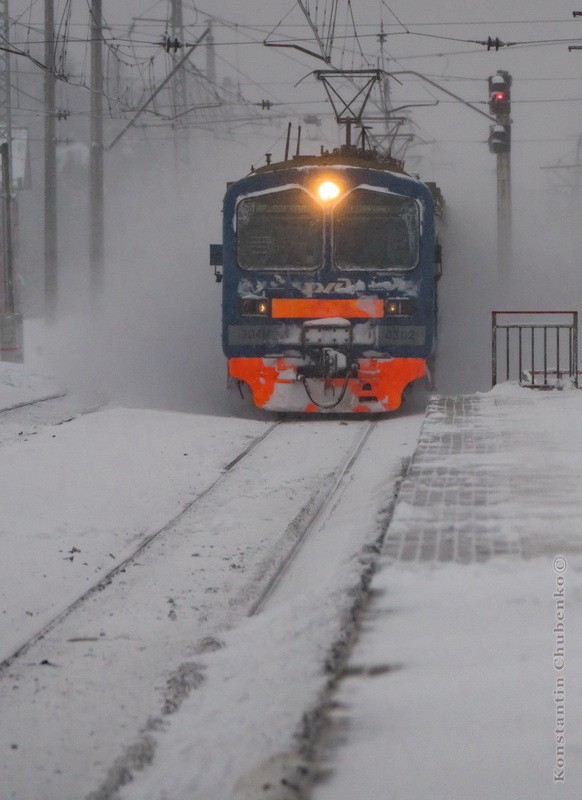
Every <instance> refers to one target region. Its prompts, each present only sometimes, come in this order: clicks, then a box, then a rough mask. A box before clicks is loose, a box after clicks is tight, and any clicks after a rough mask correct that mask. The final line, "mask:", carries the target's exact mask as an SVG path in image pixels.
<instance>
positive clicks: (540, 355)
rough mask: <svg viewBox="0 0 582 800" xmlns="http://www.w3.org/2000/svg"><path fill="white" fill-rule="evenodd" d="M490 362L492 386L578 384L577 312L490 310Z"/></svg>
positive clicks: (555, 386) (539, 387) (553, 386)
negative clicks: (508, 383)
mask: <svg viewBox="0 0 582 800" xmlns="http://www.w3.org/2000/svg"><path fill="white" fill-rule="evenodd" d="M491 363H492V385H493V386H495V385H496V384H497V383H499V382H501V381H502V380H505V381H511V380H515V381H519V383H520V384H521V385H522V386H529V387H530V388H532V389H554V388H559V387H561V386H563V385H564V381H565V380H568V381H569V382H570V383H573V384H574V385H575V386H576V387H578V312H577V311H492V312H491ZM503 375H504V376H505V377H501V378H500V376H503Z"/></svg>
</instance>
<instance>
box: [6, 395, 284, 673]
mask: <svg viewBox="0 0 582 800" xmlns="http://www.w3.org/2000/svg"><path fill="white" fill-rule="evenodd" d="M50 399H53V398H50ZM37 402H42V401H37ZM23 405H34V403H27V404H23ZM18 407H20V406H15V407H14V408H18ZM86 413H89V412H86ZM279 424H280V423H279V422H275V423H273V424H272V425H271V426H269V427H268V428H267V430H266V431H265V432H264V433H263V434H262V435H261V436H258V437H257V438H256V439H253V441H252V442H250V444H249V445H248V446H247V447H245V448H244V450H242V451H241V452H240V453H239V454H238V455H237V456H236V457H235V458H233V459H232V460H231V461H230V462H229V463H228V464H226V465H225V467H224V470H223V472H222V473H221V474H220V475H219V476H218V477H217V478H216V479H215V480H214V481H213V482H212V483H211V484H210V485H209V486H207V487H206V488H205V489H204V490H203V491H201V492H200V493H199V494H197V495H196V497H194V499H193V500H191V501H190V502H189V503H188V504H187V505H185V506H184V507H183V508H182V509H181V510H180V511H179V512H178V514H176V516H175V517H173V518H172V519H171V520H170V521H169V522H168V523H167V524H166V525H164V526H163V527H161V528H160V529H159V530H157V531H155V532H154V533H152V534H150V535H149V536H146V537H145V538H144V539H143V540H142V541H140V543H139V544H138V545H137V546H136V547H135V549H134V550H133V552H132V553H131V554H130V555H129V556H127V557H126V558H125V559H124V560H123V561H121V562H120V563H118V564H116V565H115V566H114V567H113V568H112V569H110V570H109V571H108V572H106V573H105V575H103V576H102V577H101V578H100V580H99V581H96V582H95V583H94V584H93V585H92V586H91V587H90V588H89V589H87V590H86V591H85V592H83V593H82V594H80V595H79V597H77V598H76V599H75V600H74V601H73V602H72V603H69V604H68V605H67V607H66V608H64V609H63V610H62V611H60V612H59V613H58V614H57V615H56V616H55V617H54V618H53V619H51V620H50V621H49V622H48V623H47V624H46V625H44V626H43V627H42V628H41V629H40V630H39V631H37V632H36V633H35V634H34V636H31V637H30V638H29V639H28V640H27V641H26V642H24V643H23V644H22V645H21V646H20V647H19V648H18V649H17V650H15V651H14V652H13V653H12V654H11V655H9V656H7V657H6V658H4V659H3V660H2V661H1V662H0V678H1V677H2V672H3V671H4V670H6V669H7V668H8V667H10V665H11V664H12V663H13V662H14V661H15V659H17V658H19V657H20V656H22V655H24V654H25V653H26V652H27V651H28V650H29V649H30V648H31V647H32V646H33V645H34V644H36V642H38V641H40V640H41V639H43V638H44V637H45V636H46V635H47V633H49V632H50V631H51V630H52V629H53V628H54V627H55V625H58V624H59V623H60V622H62V621H63V620H65V619H66V618H67V617H68V616H69V614H71V613H72V612H73V611H75V610H76V609H77V608H79V607H80V606H81V604H83V603H85V602H86V601H87V600H88V598H90V597H91V596H92V595H93V594H95V593H96V592H101V591H103V590H104V589H105V588H106V587H107V586H109V585H110V584H111V582H112V580H113V579H114V578H115V576H116V575H118V574H119V573H122V572H124V571H125V570H126V569H127V568H128V567H129V566H130V565H131V564H132V563H133V562H135V560H136V559H137V558H138V557H139V556H140V554H141V553H143V551H144V550H146V549H147V548H148V547H150V545H151V544H152V543H153V542H154V541H155V540H156V539H158V538H159V537H160V536H162V535H164V534H165V533H167V532H168V531H170V530H171V529H172V528H173V527H174V526H175V525H176V524H177V523H178V522H179V521H180V519H181V518H182V517H184V515H185V514H188V513H189V512H190V511H191V510H192V509H194V508H195V506H196V505H197V503H199V502H200V501H201V500H202V499H203V498H204V497H206V495H208V494H209V493H210V492H212V491H213V490H214V489H215V488H216V487H217V486H218V485H219V484H220V483H221V482H222V481H224V480H225V478H226V477H227V476H228V474H229V473H230V471H231V470H232V469H233V468H234V467H235V466H236V465H237V464H238V463H239V462H240V461H241V460H242V459H243V458H245V456H247V455H249V453H251V452H252V451H253V450H254V449H255V448H256V447H257V446H258V445H259V444H260V443H261V442H262V441H264V440H265V439H266V438H267V436H269V434H270V433H272V431H273V430H274V429H275V428H276V427H277V426H278V425H279Z"/></svg>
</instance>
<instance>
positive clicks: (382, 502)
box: [0, 367, 422, 800]
mask: <svg viewBox="0 0 582 800" xmlns="http://www.w3.org/2000/svg"><path fill="white" fill-rule="evenodd" d="M19 371H20V372H21V378H20V386H21V393H20V395H19V396H18V398H15V400H14V402H15V404H18V405H21V404H23V403H26V402H27V399H29V400H34V399H35V398H36V397H37V396H38V393H37V392H36V391H35V390H36V386H37V385H38V384H41V383H42V380H41V379H38V381H37V380H36V379H35V378H34V376H31V375H30V374H28V375H27V371H26V370H24V369H23V368H20V369H19V368H17V367H11V368H10V378H9V379H10V380H11V381H12V382H13V383H16V381H14V379H13V377H12V376H13V375H14V372H17V373H18V372H19ZM52 402H53V404H54V402H55V401H52ZM63 402H64V399H63ZM31 408H33V407H32V406H30V407H26V406H22V405H21V407H20V408H19V409H18V410H17V411H14V412H4V413H3V414H2V415H0V442H3V443H2V445H1V448H2V455H3V458H2V460H1V461H0V471H1V474H0V486H1V489H0V492H1V496H2V509H3V514H2V522H1V527H0V530H1V541H2V548H3V554H4V555H3V558H2V561H1V564H2V566H1V567H0V569H1V570H2V575H1V583H0V586H1V589H0V593H1V597H2V611H3V613H2V615H1V617H0V624H1V625H2V630H1V637H0V641H1V643H2V655H1V658H2V659H5V664H4V668H3V669H2V672H1V674H0V718H1V719H2V724H1V726H0V754H1V755H0V769H1V771H2V776H3V782H2V792H3V794H2V800H4V797H6V798H18V799H20V798H22V799H23V800H24V798H26V800H28V798H42V799H43V800H50V798H59V800H65V798H71V800H72V798H79V797H92V798H105V797H113V796H116V794H115V793H116V791H117V789H118V788H119V786H120V785H121V784H123V783H124V782H125V781H126V780H128V777H129V776H132V777H133V778H134V783H133V784H132V785H131V786H130V787H128V788H127V789H126V790H125V791H127V792H131V793H133V796H136V797H141V798H145V797H146V796H151V797H156V796H158V795H160V796H163V795H167V793H168V792H169V793H170V795H169V796H173V797H176V798H177V797H179V796H184V797H186V796H187V797H191V796H195V797H197V798H204V797H208V798H211V797H212V798H214V797H218V796H219V797H227V796H229V795H230V794H231V793H232V792H233V791H235V789H234V787H235V785H236V784H237V782H238V783H239V789H238V790H237V791H239V792H242V791H245V790H244V789H243V788H241V787H244V786H245V785H248V786H250V787H254V788H249V791H250V792H251V795H250V796H252V792H254V791H255V790H256V785H257V781H259V782H260V781H261V780H262V776H263V771H262V770H263V765H264V764H265V762H269V760H270V759H275V761H276V762H277V763H278V764H279V763H280V762H279V760H278V757H279V756H280V755H281V754H282V753H287V752H289V753H291V754H293V749H294V746H295V739H294V736H295V734H296V732H297V731H298V729H299V728H300V725H301V719H302V714H303V712H304V711H305V710H307V709H309V708H310V707H313V706H315V705H316V704H317V702H318V697H319V695H320V693H321V692H322V690H323V689H324V688H325V684H326V680H327V678H326V673H325V670H324V667H323V665H324V662H325V660H326V658H328V655H329V653H330V651H331V650H332V646H333V645H334V643H335V642H336V640H340V639H341V637H342V631H343V629H344V626H345V623H346V619H348V618H349V615H350V610H351V608H352V605H353V604H354V602H355V601H356V598H357V595H358V592H359V589H360V578H361V573H362V571H363V570H364V569H365V568H366V561H367V556H366V554H365V547H366V546H367V545H369V544H371V543H373V542H374V541H375V540H376V538H377V537H378V535H379V534H380V532H381V530H382V528H383V527H384V526H385V519H386V514H387V513H388V509H389V507H390V503H391V501H392V498H393V492H394V485H395V482H396V481H397V480H398V477H399V475H400V473H401V471H402V467H403V464H404V463H405V461H406V459H407V457H409V456H410V454H411V453H412V451H413V449H414V445H415V442H416V438H417V435H418V430H419V427H420V423H421V421H422V415H410V416H406V415H403V416H401V417H399V418H395V419H393V420H390V421H385V422H382V423H380V424H378V425H377V426H376V428H375V429H374V433H373V436H371V437H370V438H369V439H368V440H367V442H366V444H365V448H364V450H363V452H362V456H361V462H362V466H358V468H357V469H354V471H353V472H352V473H350V474H349V475H348V476H347V477H345V479H341V474H340V473H337V469H338V465H341V464H342V463H343V462H344V461H345V460H346V459H347V458H348V457H349V456H350V454H351V453H352V452H353V449H354V446H355V445H356V444H357V442H358V441H359V440H360V439H361V437H362V434H363V433H364V432H365V430H366V429H367V428H368V423H366V422H363V421H350V422H349V423H346V422H344V421H340V420H326V421H318V420H309V421H305V422H290V423H285V424H283V425H279V426H277V427H275V428H273V429H272V430H271V431H270V433H269V436H268V437H267V438H265V439H264V440H263V441H261V442H259V443H258V444H256V446H255V448H254V450H253V451H252V452H251V453H249V455H247V456H246V457H245V458H244V459H243V460H241V461H240V462H239V463H238V464H237V465H236V466H235V467H233V468H232V470H230V471H229V472H228V474H226V475H225V474H224V469H225V466H226V465H227V464H228V463H229V462H231V461H232V460H233V459H234V458H235V457H236V456H237V455H238V454H239V453H241V452H242V451H244V450H245V448H247V447H248V446H249V444H251V443H254V442H256V440H258V439H259V438H260V437H261V436H263V434H265V433H267V432H268V431H269V430H270V428H271V427H272V423H271V422H262V421H256V420H255V421H253V420H240V419H233V418H232V419H229V418H226V419H225V418H214V417H211V416H204V417H202V416H197V415H188V414H180V413H169V412H162V411H152V410H145V409H127V408H115V407H106V408H103V409H101V410H95V409H91V408H86V409H85V410H84V411H83V413H81V414H79V415H75V414H71V411H70V405H67V406H64V407H63V410H64V411H65V412H66V413H64V415H63V417H64V418H63V419H62V420H59V418H58V412H57V410H56V409H55V408H54V405H53V406H51V409H50V413H48V412H47V415H48V416H47V420H48V422H50V424H47V420H44V421H43V419H42V416H43V415H42V412H41V411H40V409H41V408H42V406H34V408H35V409H36V412H35V413H36V417H35V419H34V420H31V419H26V420H24V422H23V424H22V426H21V430H17V429H18V427H19V426H18V424H17V420H18V416H17V415H18V414H22V415H24V414H25V412H30V409H31ZM15 415H16V416H15ZM55 421H56V422H61V423H62V424H55ZM3 425H4V430H3V428H2V426H3ZM357 464H358V465H359V464H360V460H359V461H358V462H357ZM223 476H224V477H223ZM342 480H343V481H344V482H343V483H342ZM338 482H339V486H340V489H341V492H340V493H339V494H338V496H337V497H336V498H335V499H334V501H333V502H332V504H331V505H330V506H326V507H325V511H324V513H323V515H322V516H321V517H317V518H316V519H315V521H316V526H315V529H314V532H313V534H312V535H310V538H309V540H308V541H307V543H306V546H305V548H304V549H303V550H302V551H301V552H300V553H299V555H298V556H297V558H296V560H295V562H294V563H293V565H292V567H291V568H290V570H289V572H288V574H287V576H286V579H285V580H284V581H283V582H281V583H280V584H278V585H277V586H276V587H275V589H274V591H273V593H272V595H271V596H270V597H269V599H268V603H267V605H266V606H264V607H263V610H262V611H261V613H260V614H257V615H253V616H252V617H251V618H248V619H245V618H246V616H247V615H248V614H249V613H251V612H252V610H253V607H254V605H255V602H256V600H257V597H258V596H259V595H260V593H261V590H262V587H263V586H264V585H265V584H267V583H268V581H269V578H270V576H271V574H272V573H273V571H274V570H275V569H276V567H277V564H278V563H279V562H280V561H281V559H282V557H283V556H284V554H285V553H286V552H288V551H289V550H290V548H291V546H292V545H293V542H294V540H295V538H296V537H297V535H298V534H299V533H300V532H301V530H302V527H303V526H304V523H305V521H306V520H307V519H309V518H310V517H311V516H312V515H313V513H314V512H315V511H316V510H317V508H318V507H319V502H320V500H321V498H322V497H323V496H324V495H325V493H326V492H327V491H328V488H329V487H330V486H334V485H336V484H338ZM149 540H151V543H150V545H149V546H148V547H147V548H145V549H143V550H141V551H139V548H140V547H141V545H142V544H143V543H145V542H147V541H149ZM136 551H138V555H137V557H136V558H135V559H133V560H131V561H129V562H128V561H127V559H128V557H129V556H131V554H132V553H135V552H136ZM362 559H363V560H364V563H362ZM96 585H97V589H93V588H92V587H95V586H96ZM353 592H356V595H355V596H354V594H353ZM84 594H85V595H86V596H85V599H84V601H83V602H82V603H78V602H77V598H79V597H81V596H83V595H84ZM55 620H56V621H55ZM53 621H54V622H53ZM47 626H48V627H47ZM39 634H40V635H39ZM31 639H32V642H30V643H28V644H27V642H29V640H31ZM23 646H24V650H22V652H20V655H18V656H15V655H14V654H15V653H16V652H17V651H18V650H19V649H20V648H23ZM188 695H190V697H189V698H188ZM193 718H194V719H195V720H196V722H195V724H194V725H193V724H192V720H193ZM185 731H188V732H189V733H188V735H187V736H186V735H185ZM152 758H153V763H152V766H151V768H150V769H149V770H143V767H144V766H145V765H147V763H148V762H149V761H150V760H152ZM176 758H177V759H178V761H179V762H180V763H181V765H182V766H181V767H180V768H179V769H177V770H176V769H175V768H174V767H173V766H171V765H172V764H173V762H174V760H175V759H176ZM295 758H296V757H295ZM160 793H161V794H160Z"/></svg>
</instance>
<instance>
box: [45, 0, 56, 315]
mask: <svg viewBox="0 0 582 800" xmlns="http://www.w3.org/2000/svg"><path fill="white" fill-rule="evenodd" d="M44 32H45V45H44V61H45V65H46V71H45V73H44V114H45V116H44V313H45V318H46V320H47V322H54V320H55V317H56V311H57V300H58V235H57V225H58V215H57V199H58V198H57V139H56V107H55V95H56V76H55V15H54V0H45V4H44Z"/></svg>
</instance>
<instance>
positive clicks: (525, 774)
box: [313, 385, 582, 800]
mask: <svg viewBox="0 0 582 800" xmlns="http://www.w3.org/2000/svg"><path fill="white" fill-rule="evenodd" d="M581 487H582V392H579V391H575V390H568V391H562V392H557V391H556V392H544V393H536V392H532V391H531V390H528V389H524V388H520V387H517V386H512V385H505V386H501V387H497V388H496V389H495V390H493V391H492V392H490V393H488V394H485V395H476V396H471V397H457V398H440V399H437V400H435V401H433V403H432V404H431V407H430V408H429V412H428V415H427V418H426V420H425V423H424V426H423V429H422V432H421V436H420V441H419V445H418V448H417V451H416V454H415V456H414V459H413V461H412V464H411V466H410V469H409V472H408V476H407V478H406V479H405V481H404V483H403V486H402V489H401V492H400V497H399V502H398V504H397V506H396V509H395V513H394V516H393V519H392V523H391V525H390V527H389V529H388V535H387V537H386V540H385V546H384V552H383V557H382V568H381V569H380V571H379V572H378V573H377V574H376V576H375V578H374V580H373V582H372V589H373V592H372V599H371V602H370V604H369V606H368V608H367V611H366V613H365V615H364V618H363V620H362V625H361V633H360V637H359V641H358V643H357V645H356V647H355V648H354V650H353V652H352V654H351V657H350V659H349V662H348V664H347V665H346V668H345V670H344V672H343V677H342V678H341V679H340V680H339V682H338V684H337V687H336V689H335V691H334V692H333V693H332V696H331V703H330V710H329V712H328V719H329V722H330V725H329V730H328V732H327V735H326V739H325V742H324V743H323V744H322V745H321V746H320V754H319V755H320V761H321V763H320V773H321V779H320V781H319V783H318V784H317V786H316V788H315V791H314V793H313V800H353V798H354V797H365V798H366V800H404V798H407V800H408V799H409V798H414V800H429V798H430V800H466V798H471V800H497V799H498V798H512V800H548V798H567V800H575V799H576V800H577V798H579V797H580V787H581V786H582V492H581Z"/></svg>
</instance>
